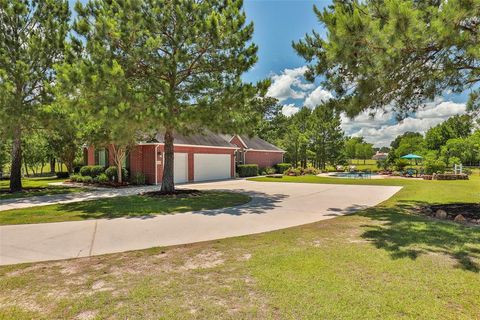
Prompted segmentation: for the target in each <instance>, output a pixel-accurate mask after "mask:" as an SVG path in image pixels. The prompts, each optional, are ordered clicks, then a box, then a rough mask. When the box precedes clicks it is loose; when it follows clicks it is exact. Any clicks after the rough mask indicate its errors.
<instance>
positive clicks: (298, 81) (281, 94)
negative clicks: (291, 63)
mask: <svg viewBox="0 0 480 320" xmlns="http://www.w3.org/2000/svg"><path fill="white" fill-rule="evenodd" d="M305 71H307V67H306V66H304V67H300V68H295V69H285V70H283V72H282V73H281V74H274V75H272V76H271V79H272V85H271V86H270V88H269V89H268V92H267V95H268V96H270V97H273V98H276V99H278V100H279V101H280V102H282V101H284V100H286V99H288V98H291V99H303V98H305V95H306V92H305V91H306V90H309V89H311V88H313V86H314V85H313V84H312V83H305V81H304V79H303V74H304V73H305Z"/></svg>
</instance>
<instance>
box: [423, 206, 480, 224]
mask: <svg viewBox="0 0 480 320" xmlns="http://www.w3.org/2000/svg"><path fill="white" fill-rule="evenodd" d="M440 210H443V211H445V212H446V213H447V215H446V217H444V218H442V219H444V220H455V218H457V220H458V216H459V215H461V216H462V217H463V218H464V219H465V220H464V221H462V222H467V223H474V224H480V203H453V204H441V205H431V206H426V207H422V208H421V209H420V211H421V212H422V213H424V214H427V215H428V216H431V217H434V218H439V217H440V214H439V211H440Z"/></svg>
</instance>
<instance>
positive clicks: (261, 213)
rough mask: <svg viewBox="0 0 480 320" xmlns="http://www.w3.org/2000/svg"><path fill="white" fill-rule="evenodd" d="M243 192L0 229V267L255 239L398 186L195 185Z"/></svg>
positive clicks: (376, 198) (384, 195) (378, 198)
mask: <svg viewBox="0 0 480 320" xmlns="http://www.w3.org/2000/svg"><path fill="white" fill-rule="evenodd" d="M182 187H190V188H196V189H225V190H232V191H239V192H245V193H248V194H249V195H250V196H251V197H252V201H251V202H249V203H248V204H245V205H242V206H238V207H233V208H225V209H217V210H204V211H198V212H190V213H181V214H174V215H158V216H147V217H142V218H138V217H137V218H118V219H111V220H109V219H99V220H88V221H75V222H58V223H45V224H31V225H12V226H0V265H7V264H15V263H23V262H35V261H46V260H60V259H68V258H76V257H85V256H91V255H100V254H106V253H114V252H123V251H129V250H139V249H145V248H150V247H156V246H170V245H178V244H186V243H193V242H199V241H207V240H214V239H221V238H227V237H234V236H241V235H247V234H254V233H260V232H266V231H272V230H277V229H282V228H288V227H293V226H297V225H302V224H306V223H312V222H316V221H320V220H325V219H330V218H333V217H336V216H339V215H343V214H346V213H351V212H354V211H356V210H360V209H364V208H366V207H369V206H374V205H376V204H378V203H380V202H382V201H384V200H386V199H388V198H390V197H391V196H392V195H393V194H395V193H396V192H397V191H398V190H400V187H393V186H392V187H390V186H388V187H387V186H354V185H325V184H303V183H281V182H280V183H276V182H252V181H246V180H229V181H222V182H212V183H203V184H194V185H184V186H182Z"/></svg>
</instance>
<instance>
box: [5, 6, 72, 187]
mask: <svg viewBox="0 0 480 320" xmlns="http://www.w3.org/2000/svg"><path fill="white" fill-rule="evenodd" d="M68 20H69V9H68V1H63V0H1V1H0V96H1V100H0V125H1V126H2V131H4V132H5V135H6V137H7V139H11V140H12V156H11V162H12V163H11V175H10V191H12V192H17V191H21V189H22V181H21V165H22V145H21V143H22V137H23V136H24V135H25V134H27V133H28V132H29V131H30V130H32V129H34V128H36V127H38V121H39V119H41V117H40V116H39V114H40V113H41V112H42V108H43V106H44V104H45V103H46V102H48V101H49V100H50V99H51V98H52V97H51V95H50V94H49V90H48V87H49V85H50V84H51V83H53V81H54V79H55V72H54V70H53V66H54V64H55V63H59V62H60V61H61V60H62V58H63V53H64V43H65V37H66V35H67V33H68V31H69V25H68Z"/></svg>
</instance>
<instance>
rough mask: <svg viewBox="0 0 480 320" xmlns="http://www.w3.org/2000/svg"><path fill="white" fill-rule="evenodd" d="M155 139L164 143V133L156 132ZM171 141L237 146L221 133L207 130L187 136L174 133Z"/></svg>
mask: <svg viewBox="0 0 480 320" xmlns="http://www.w3.org/2000/svg"><path fill="white" fill-rule="evenodd" d="M155 141H156V142H158V143H164V141H165V139H164V133H163V132H162V133H157V135H156V136H155ZM173 143H174V144H186V145H193V146H210V147H225V148H238V147H237V146H236V145H234V144H232V143H230V142H228V141H227V140H225V139H224V138H223V137H222V136H221V135H219V134H215V133H212V132H208V131H206V132H204V133H202V134H193V135H189V136H184V135H181V134H178V133H175V135H174V141H173Z"/></svg>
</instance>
